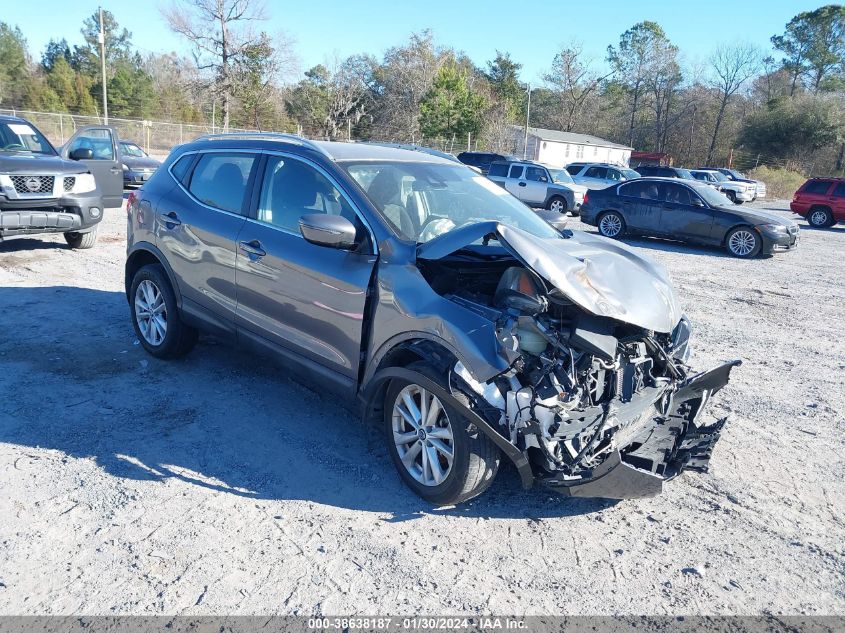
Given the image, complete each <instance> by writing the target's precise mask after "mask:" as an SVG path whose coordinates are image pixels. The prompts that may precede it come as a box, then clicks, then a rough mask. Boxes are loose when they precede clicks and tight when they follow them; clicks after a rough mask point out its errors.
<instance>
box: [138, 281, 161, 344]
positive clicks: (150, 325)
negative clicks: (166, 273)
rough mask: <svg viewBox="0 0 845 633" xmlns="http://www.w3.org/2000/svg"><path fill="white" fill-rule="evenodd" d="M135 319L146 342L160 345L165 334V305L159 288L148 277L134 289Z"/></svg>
mask: <svg viewBox="0 0 845 633" xmlns="http://www.w3.org/2000/svg"><path fill="white" fill-rule="evenodd" d="M135 320H136V321H137V322H138V329H139V330H141V336H143V337H144V340H145V341H146V342H147V343H149V344H150V345H154V346H159V345H161V343H162V342H163V341H164V337H165V336H166V335H167V306H166V305H165V303H164V295H163V294H162V293H161V290H159V288H158V286H156V285H155V284H154V283H153V282H152V281H150V280H149V279H144V280H143V281H142V282H141V283H140V284H138V288H137V289H136V290H135Z"/></svg>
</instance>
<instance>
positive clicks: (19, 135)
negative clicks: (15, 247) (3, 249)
mask: <svg viewBox="0 0 845 633" xmlns="http://www.w3.org/2000/svg"><path fill="white" fill-rule="evenodd" d="M91 158H92V152H91V150H90V149H89V150H84V151H83V150H79V151H76V152H73V153H71V155H70V159H71V160H64V159H62V158H61V157H60V156H59V154H58V153H57V152H56V150H55V148H54V147H53V146H52V145H51V144H50V141H48V140H47V139H46V138H45V137H44V135H43V134H41V132H39V131H38V130H37V129H36V127H35V126H34V125H32V123H30V122H29V121H26V120H25V119H21V118H18V117H9V116H2V117H0V240H2V239H3V238H4V237H9V236H14V235H34V234H43V233H62V234H64V238H65V241H66V242H67V243H68V244H69V245H70V246H71V247H72V248H91V247H92V246H94V243H95V241H96V239H97V230H96V229H97V224H98V223H99V222H100V220H102V219H103V208H104V207H103V200H102V197H101V195H100V192H99V190H98V189H97V183H96V182H95V180H94V176H93V174H92V173H91V171H90V169H89V167H88V166H87V165H86V164H84V162H81V161H85V160H89V159H91Z"/></svg>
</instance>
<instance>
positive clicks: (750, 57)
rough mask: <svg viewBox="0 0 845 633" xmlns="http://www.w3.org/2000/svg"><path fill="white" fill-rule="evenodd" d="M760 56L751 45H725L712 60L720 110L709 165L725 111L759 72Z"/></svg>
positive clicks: (717, 50) (714, 130)
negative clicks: (732, 98) (735, 96)
mask: <svg viewBox="0 0 845 633" xmlns="http://www.w3.org/2000/svg"><path fill="white" fill-rule="evenodd" d="M759 60H760V55H759V52H758V51H757V48H756V47H754V46H753V45H751V44H736V45H733V46H729V45H723V46H720V47H719V48H717V49H716V52H715V53H713V57H711V58H710V65H711V67H712V69H713V74H714V77H713V80H712V82H711V84H712V87H713V89H714V90H716V91H718V95H719V109H718V111H717V113H716V123H715V125H714V126H713V136H712V138H711V139H710V149H708V150H707V164H708V165H709V164H710V163H711V161H712V160H713V153H714V151H715V149H716V141H717V139H718V138H719V128H721V127H722V122H723V120H724V118H725V110H726V109H727V107H728V103H729V102H730V100H731V97H733V96H734V94H736V92H737V91H738V90H739V89H740V88H742V86H743V85H745V82H747V81H748V80H749V79H750V78H751V77H752V76H753V75H754V73H755V72H756V71H757V68H758V66H759V63H760V62H759Z"/></svg>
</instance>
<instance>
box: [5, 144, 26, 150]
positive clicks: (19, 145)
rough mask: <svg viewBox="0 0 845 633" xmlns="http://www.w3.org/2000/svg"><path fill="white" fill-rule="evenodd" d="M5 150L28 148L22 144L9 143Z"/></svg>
mask: <svg viewBox="0 0 845 633" xmlns="http://www.w3.org/2000/svg"><path fill="white" fill-rule="evenodd" d="M3 149H26V146H25V145H23V144H22V143H9V144H8V145H4V146H3Z"/></svg>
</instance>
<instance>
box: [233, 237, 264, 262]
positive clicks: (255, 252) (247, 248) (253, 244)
mask: <svg viewBox="0 0 845 633" xmlns="http://www.w3.org/2000/svg"><path fill="white" fill-rule="evenodd" d="M238 247H240V249H241V250H242V251H243V252H244V253H246V254H247V255H252V256H253V257H255V258H260V257H264V256H265V255H266V254H267V251H265V250H264V249H263V248H261V242H259V241H258V240H250V241H249V242H238Z"/></svg>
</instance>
